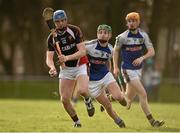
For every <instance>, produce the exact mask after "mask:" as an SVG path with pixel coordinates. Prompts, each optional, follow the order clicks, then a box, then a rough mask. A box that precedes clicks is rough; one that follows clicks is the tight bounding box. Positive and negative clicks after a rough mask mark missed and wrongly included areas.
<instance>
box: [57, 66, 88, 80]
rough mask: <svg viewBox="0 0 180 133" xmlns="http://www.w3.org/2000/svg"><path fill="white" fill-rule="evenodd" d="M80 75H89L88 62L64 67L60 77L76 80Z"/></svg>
mask: <svg viewBox="0 0 180 133" xmlns="http://www.w3.org/2000/svg"><path fill="white" fill-rule="evenodd" d="M79 75H87V65H86V64H83V65H81V66H77V67H66V68H64V69H62V70H61V71H60V73H59V78H60V79H70V80H75V79H76V78H77V77H78V76H79Z"/></svg>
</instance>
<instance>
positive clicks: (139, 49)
mask: <svg viewBox="0 0 180 133" xmlns="http://www.w3.org/2000/svg"><path fill="white" fill-rule="evenodd" d="M126 22H127V27H128V30H126V31H125V32H123V33H122V34H120V35H118V36H117V38H116V42H115V46H114V56H113V65H114V75H115V76H118V74H119V73H120V70H119V65H118V60H119V58H120V56H121V58H122V63H121V73H122V76H123V79H124V80H125V82H126V96H127V98H128V100H129V102H130V103H131V102H132V101H133V99H134V97H135V96H136V95H138V97H139V102H140V105H141V108H142V110H143V112H144V113H145V115H146V117H147V119H148V121H149V122H150V124H151V125H152V126H153V127H160V126H162V125H163V124H164V121H158V120H155V119H154V118H153V116H152V114H151V111H150V109H149V105H148V100H147V94H146V91H145V89H144V87H143V85H142V83H141V81H140V80H141V70H142V63H143V61H144V60H146V59H147V58H149V57H152V56H154V55H155V51H154V48H153V45H152V43H151V41H150V39H149V37H148V35H147V33H146V32H144V31H143V30H141V29H140V28H138V27H139V24H140V15H139V14H138V13H136V12H131V13H129V14H127V16H126ZM144 48H146V50H147V52H146V53H145V54H144V52H143V51H144Z"/></svg>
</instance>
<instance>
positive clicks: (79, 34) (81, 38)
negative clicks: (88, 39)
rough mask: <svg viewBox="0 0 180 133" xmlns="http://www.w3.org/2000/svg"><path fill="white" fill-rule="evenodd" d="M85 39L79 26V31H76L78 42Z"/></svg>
mask: <svg viewBox="0 0 180 133" xmlns="http://www.w3.org/2000/svg"><path fill="white" fill-rule="evenodd" d="M82 41H83V34H82V31H81V29H80V28H79V27H77V31H76V43H77V44H78V43H80V42H82Z"/></svg>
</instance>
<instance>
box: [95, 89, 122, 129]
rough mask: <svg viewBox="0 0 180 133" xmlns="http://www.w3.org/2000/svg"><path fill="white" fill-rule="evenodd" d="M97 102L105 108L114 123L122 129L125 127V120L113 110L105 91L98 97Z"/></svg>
mask: <svg viewBox="0 0 180 133" xmlns="http://www.w3.org/2000/svg"><path fill="white" fill-rule="evenodd" d="M96 100H97V101H98V102H99V103H100V104H101V105H103V106H104V108H105V109H106V111H107V113H108V115H109V116H110V117H111V118H112V119H113V120H114V122H115V123H116V124H117V125H118V126H119V127H121V128H124V127H125V124H124V122H123V120H122V119H121V118H120V117H119V116H118V115H117V113H116V112H115V111H114V110H113V108H112V105H111V102H110V101H109V99H108V97H107V95H106V94H105V91H102V92H101V94H100V95H98V96H97V97H96Z"/></svg>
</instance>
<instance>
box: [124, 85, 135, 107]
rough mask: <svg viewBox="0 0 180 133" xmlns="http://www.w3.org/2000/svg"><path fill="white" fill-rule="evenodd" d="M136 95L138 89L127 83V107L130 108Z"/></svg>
mask: <svg viewBox="0 0 180 133" xmlns="http://www.w3.org/2000/svg"><path fill="white" fill-rule="evenodd" d="M135 96H136V91H135V90H134V89H133V88H132V87H131V86H130V85H129V84H128V83H127V84H126V92H125V97H126V99H127V101H128V104H129V105H128V106H127V109H130V107H131V103H132V102H133V100H134V98H135Z"/></svg>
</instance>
